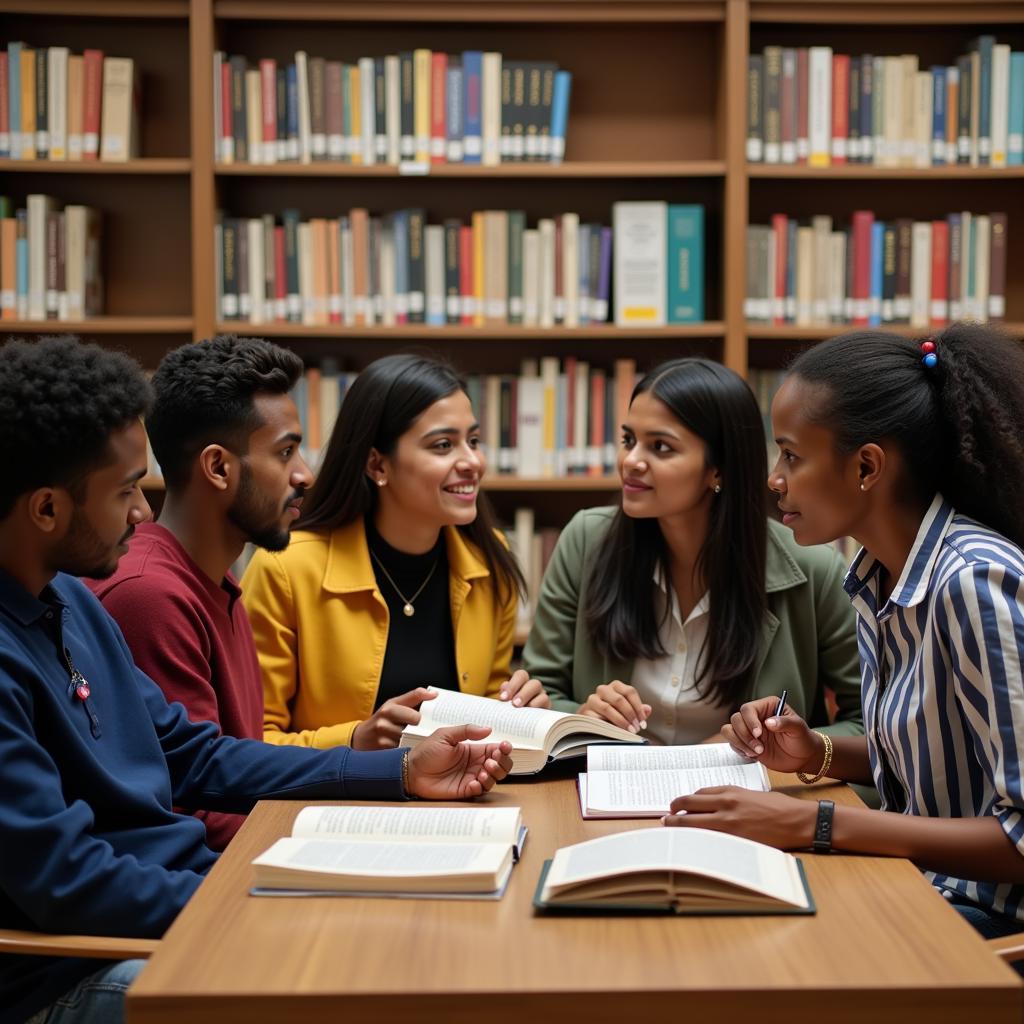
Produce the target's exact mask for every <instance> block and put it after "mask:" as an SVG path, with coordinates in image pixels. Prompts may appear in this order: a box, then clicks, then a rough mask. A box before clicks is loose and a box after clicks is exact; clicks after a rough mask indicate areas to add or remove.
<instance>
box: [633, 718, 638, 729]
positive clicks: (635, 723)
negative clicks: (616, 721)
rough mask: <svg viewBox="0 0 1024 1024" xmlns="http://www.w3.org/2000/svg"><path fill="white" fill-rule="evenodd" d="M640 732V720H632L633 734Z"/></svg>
mask: <svg viewBox="0 0 1024 1024" xmlns="http://www.w3.org/2000/svg"><path fill="white" fill-rule="evenodd" d="M639 731H640V720H639V719H638V718H634V719H633V732H639Z"/></svg>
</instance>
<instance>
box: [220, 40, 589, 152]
mask: <svg viewBox="0 0 1024 1024" xmlns="http://www.w3.org/2000/svg"><path fill="white" fill-rule="evenodd" d="M213 83H214V96H213V113H214V152H215V153H216V157H217V160H218V161H219V162H220V163H222V164H231V163H250V164H275V163H286V162H293V163H304V164H308V163H311V162H313V161H319V160H333V161H336V162H340V163H348V164H360V165H369V164H393V165H401V164H404V163H414V164H417V165H419V167H420V170H421V172H422V171H425V170H426V169H429V167H430V165H431V164H458V163H465V164H483V165H485V166H494V165H496V164H500V163H504V162H508V161H524V160H529V161H547V162H549V163H561V161H562V159H563V157H564V155H565V134H566V126H567V123H568V115H569V94H570V91H571V88H572V75H571V74H570V72H568V71H562V70H560V69H559V67H558V65H557V64H554V63H552V62H551V61H518V60H506V59H505V58H504V57H503V56H502V55H501V54H500V53H495V52H483V51H480V50H467V51H465V52H463V53H455V54H448V53H441V52H438V51H432V50H427V49H417V50H410V51H406V52H404V53H399V54H391V55H389V56H386V57H360V58H359V59H358V60H356V61H353V62H351V63H346V62H344V61H340V60H326V59H325V58H323V57H310V56H309V55H308V54H307V53H306V51H304V50H299V51H298V52H297V53H296V54H295V60H294V62H293V63H290V64H279V63H278V62H277V61H276V60H274V59H273V58H266V59H263V60H260V61H259V66H258V67H254V68H250V67H249V63H248V61H247V60H246V58H245V57H241V56H231V57H229V56H228V55H227V54H226V53H224V52H222V51H218V52H217V53H215V54H214V60H213Z"/></svg>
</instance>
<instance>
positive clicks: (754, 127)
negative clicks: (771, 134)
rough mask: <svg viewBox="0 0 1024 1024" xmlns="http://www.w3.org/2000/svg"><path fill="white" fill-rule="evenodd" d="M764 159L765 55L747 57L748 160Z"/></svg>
mask: <svg viewBox="0 0 1024 1024" xmlns="http://www.w3.org/2000/svg"><path fill="white" fill-rule="evenodd" d="M763 159H764V56H763V55H762V54H760V53H752V54H750V55H749V56H748V57H747V160H748V161H749V162H750V163H761V161H762V160H763Z"/></svg>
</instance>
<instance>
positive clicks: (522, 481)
mask: <svg viewBox="0 0 1024 1024" xmlns="http://www.w3.org/2000/svg"><path fill="white" fill-rule="evenodd" d="M139 486H140V487H141V488H142V489H143V490H144V491H162V490H163V489H164V481H163V477H160V476H146V477H143V478H142V480H141V481H140V483H139ZM620 486H621V485H620V482H619V478H618V477H617V476H569V477H522V476H502V475H500V474H498V473H488V474H487V475H486V476H485V477H484V478H483V481H482V487H483V489H484V490H485V491H501V492H510V493H514V494H529V493H531V492H543V493H548V494H574V493H575V494H604V495H607V494H609V493H610V492H612V491H618V490H619V488H620Z"/></svg>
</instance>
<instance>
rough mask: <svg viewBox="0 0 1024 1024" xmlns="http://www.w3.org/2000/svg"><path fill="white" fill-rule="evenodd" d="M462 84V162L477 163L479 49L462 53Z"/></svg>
mask: <svg viewBox="0 0 1024 1024" xmlns="http://www.w3.org/2000/svg"><path fill="white" fill-rule="evenodd" d="M462 85H463V89H464V90H465V95H464V97H463V104H462V105H463V109H464V110H465V119H466V121H465V124H466V127H465V138H464V140H463V145H464V151H465V153H464V162H465V163H467V164H478V163H480V162H481V160H482V159H483V134H482V133H483V107H482V87H483V54H482V53H481V52H480V51H479V50H466V51H465V52H464V53H463V54H462Z"/></svg>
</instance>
